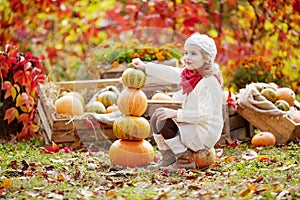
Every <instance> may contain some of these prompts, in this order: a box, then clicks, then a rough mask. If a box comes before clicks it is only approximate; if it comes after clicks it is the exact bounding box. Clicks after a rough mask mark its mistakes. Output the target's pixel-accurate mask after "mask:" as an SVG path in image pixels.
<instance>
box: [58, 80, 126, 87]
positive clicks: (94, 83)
mask: <svg viewBox="0 0 300 200" xmlns="http://www.w3.org/2000/svg"><path fill="white" fill-rule="evenodd" d="M55 84H56V85H59V87H60V89H62V90H73V89H76V90H80V89H94V88H104V87H106V86H110V85H114V86H116V85H121V84H122V82H121V79H120V78H111V79H98V80H78V81H65V82H55Z"/></svg>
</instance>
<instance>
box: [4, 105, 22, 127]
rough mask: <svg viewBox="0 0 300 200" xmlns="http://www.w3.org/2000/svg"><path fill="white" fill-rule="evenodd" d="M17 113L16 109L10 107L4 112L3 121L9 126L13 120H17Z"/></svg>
mask: <svg viewBox="0 0 300 200" xmlns="http://www.w3.org/2000/svg"><path fill="white" fill-rule="evenodd" d="M18 117H19V112H18V110H17V108H15V107H12V108H9V109H7V110H6V111H5V116H4V120H8V124H10V123H11V122H12V121H13V120H14V119H18Z"/></svg>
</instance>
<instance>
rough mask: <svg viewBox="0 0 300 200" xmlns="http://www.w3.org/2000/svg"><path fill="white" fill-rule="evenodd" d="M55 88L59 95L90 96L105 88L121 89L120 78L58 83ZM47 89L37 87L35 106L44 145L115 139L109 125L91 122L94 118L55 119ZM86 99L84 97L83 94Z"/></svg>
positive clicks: (104, 141) (45, 86)
mask: <svg viewBox="0 0 300 200" xmlns="http://www.w3.org/2000/svg"><path fill="white" fill-rule="evenodd" d="M54 85H55V86H58V87H59V90H60V92H61V91H67V90H71V91H80V90H84V91H86V93H90V94H89V95H92V94H93V93H94V91H98V90H99V89H101V88H104V87H106V86H116V87H117V88H118V87H122V84H121V85H120V80H119V79H100V80H88V81H68V82H57V83H54ZM46 88H47V85H46V84H43V85H39V99H38V104H37V124H38V126H39V128H40V133H41V134H42V136H43V137H44V139H45V141H46V142H48V143H50V142H52V141H53V142H55V143H59V144H72V143H75V142H78V141H80V140H84V141H87V142H88V141H94V142H100V143H104V144H105V143H106V141H107V140H113V139H115V138H114V135H113V133H112V128H111V126H109V125H105V124H100V123H99V122H97V121H95V120H93V118H90V117H85V118H82V119H78V118H73V119H72V118H60V117H58V116H57V115H56V114H55V112H54V107H53V106H51V102H50V101H51V98H50V96H49V95H51V94H50V93H49V92H48V91H47V90H46ZM120 89H121V88H120ZM85 97H87V96H86V95H85ZM89 98H91V96H90V97H87V99H86V101H87V100H88V99H89ZM100 125H101V127H100ZM102 146H103V145H102Z"/></svg>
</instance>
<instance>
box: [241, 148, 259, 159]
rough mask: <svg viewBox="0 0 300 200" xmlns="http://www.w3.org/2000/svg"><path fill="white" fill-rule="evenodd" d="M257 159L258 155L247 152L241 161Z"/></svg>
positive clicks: (253, 152)
mask: <svg viewBox="0 0 300 200" xmlns="http://www.w3.org/2000/svg"><path fill="white" fill-rule="evenodd" d="M257 157H258V154H257V153H256V152H255V151H253V150H249V151H248V152H246V153H245V154H244V155H243V156H242V160H253V159H255V158H257Z"/></svg>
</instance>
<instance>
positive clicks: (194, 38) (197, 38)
mask: <svg viewBox="0 0 300 200" xmlns="http://www.w3.org/2000/svg"><path fill="white" fill-rule="evenodd" d="M188 44H192V45H196V46H198V47H200V48H201V49H203V50H204V51H205V52H206V53H208V54H209V55H211V57H212V60H214V59H215V58H216V55H217V47H216V44H215V41H214V40H213V39H212V38H211V37H209V36H207V35H205V34H200V33H194V34H192V35H191V36H190V37H189V38H188V39H187V40H186V41H185V44H184V46H185V45H188Z"/></svg>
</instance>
